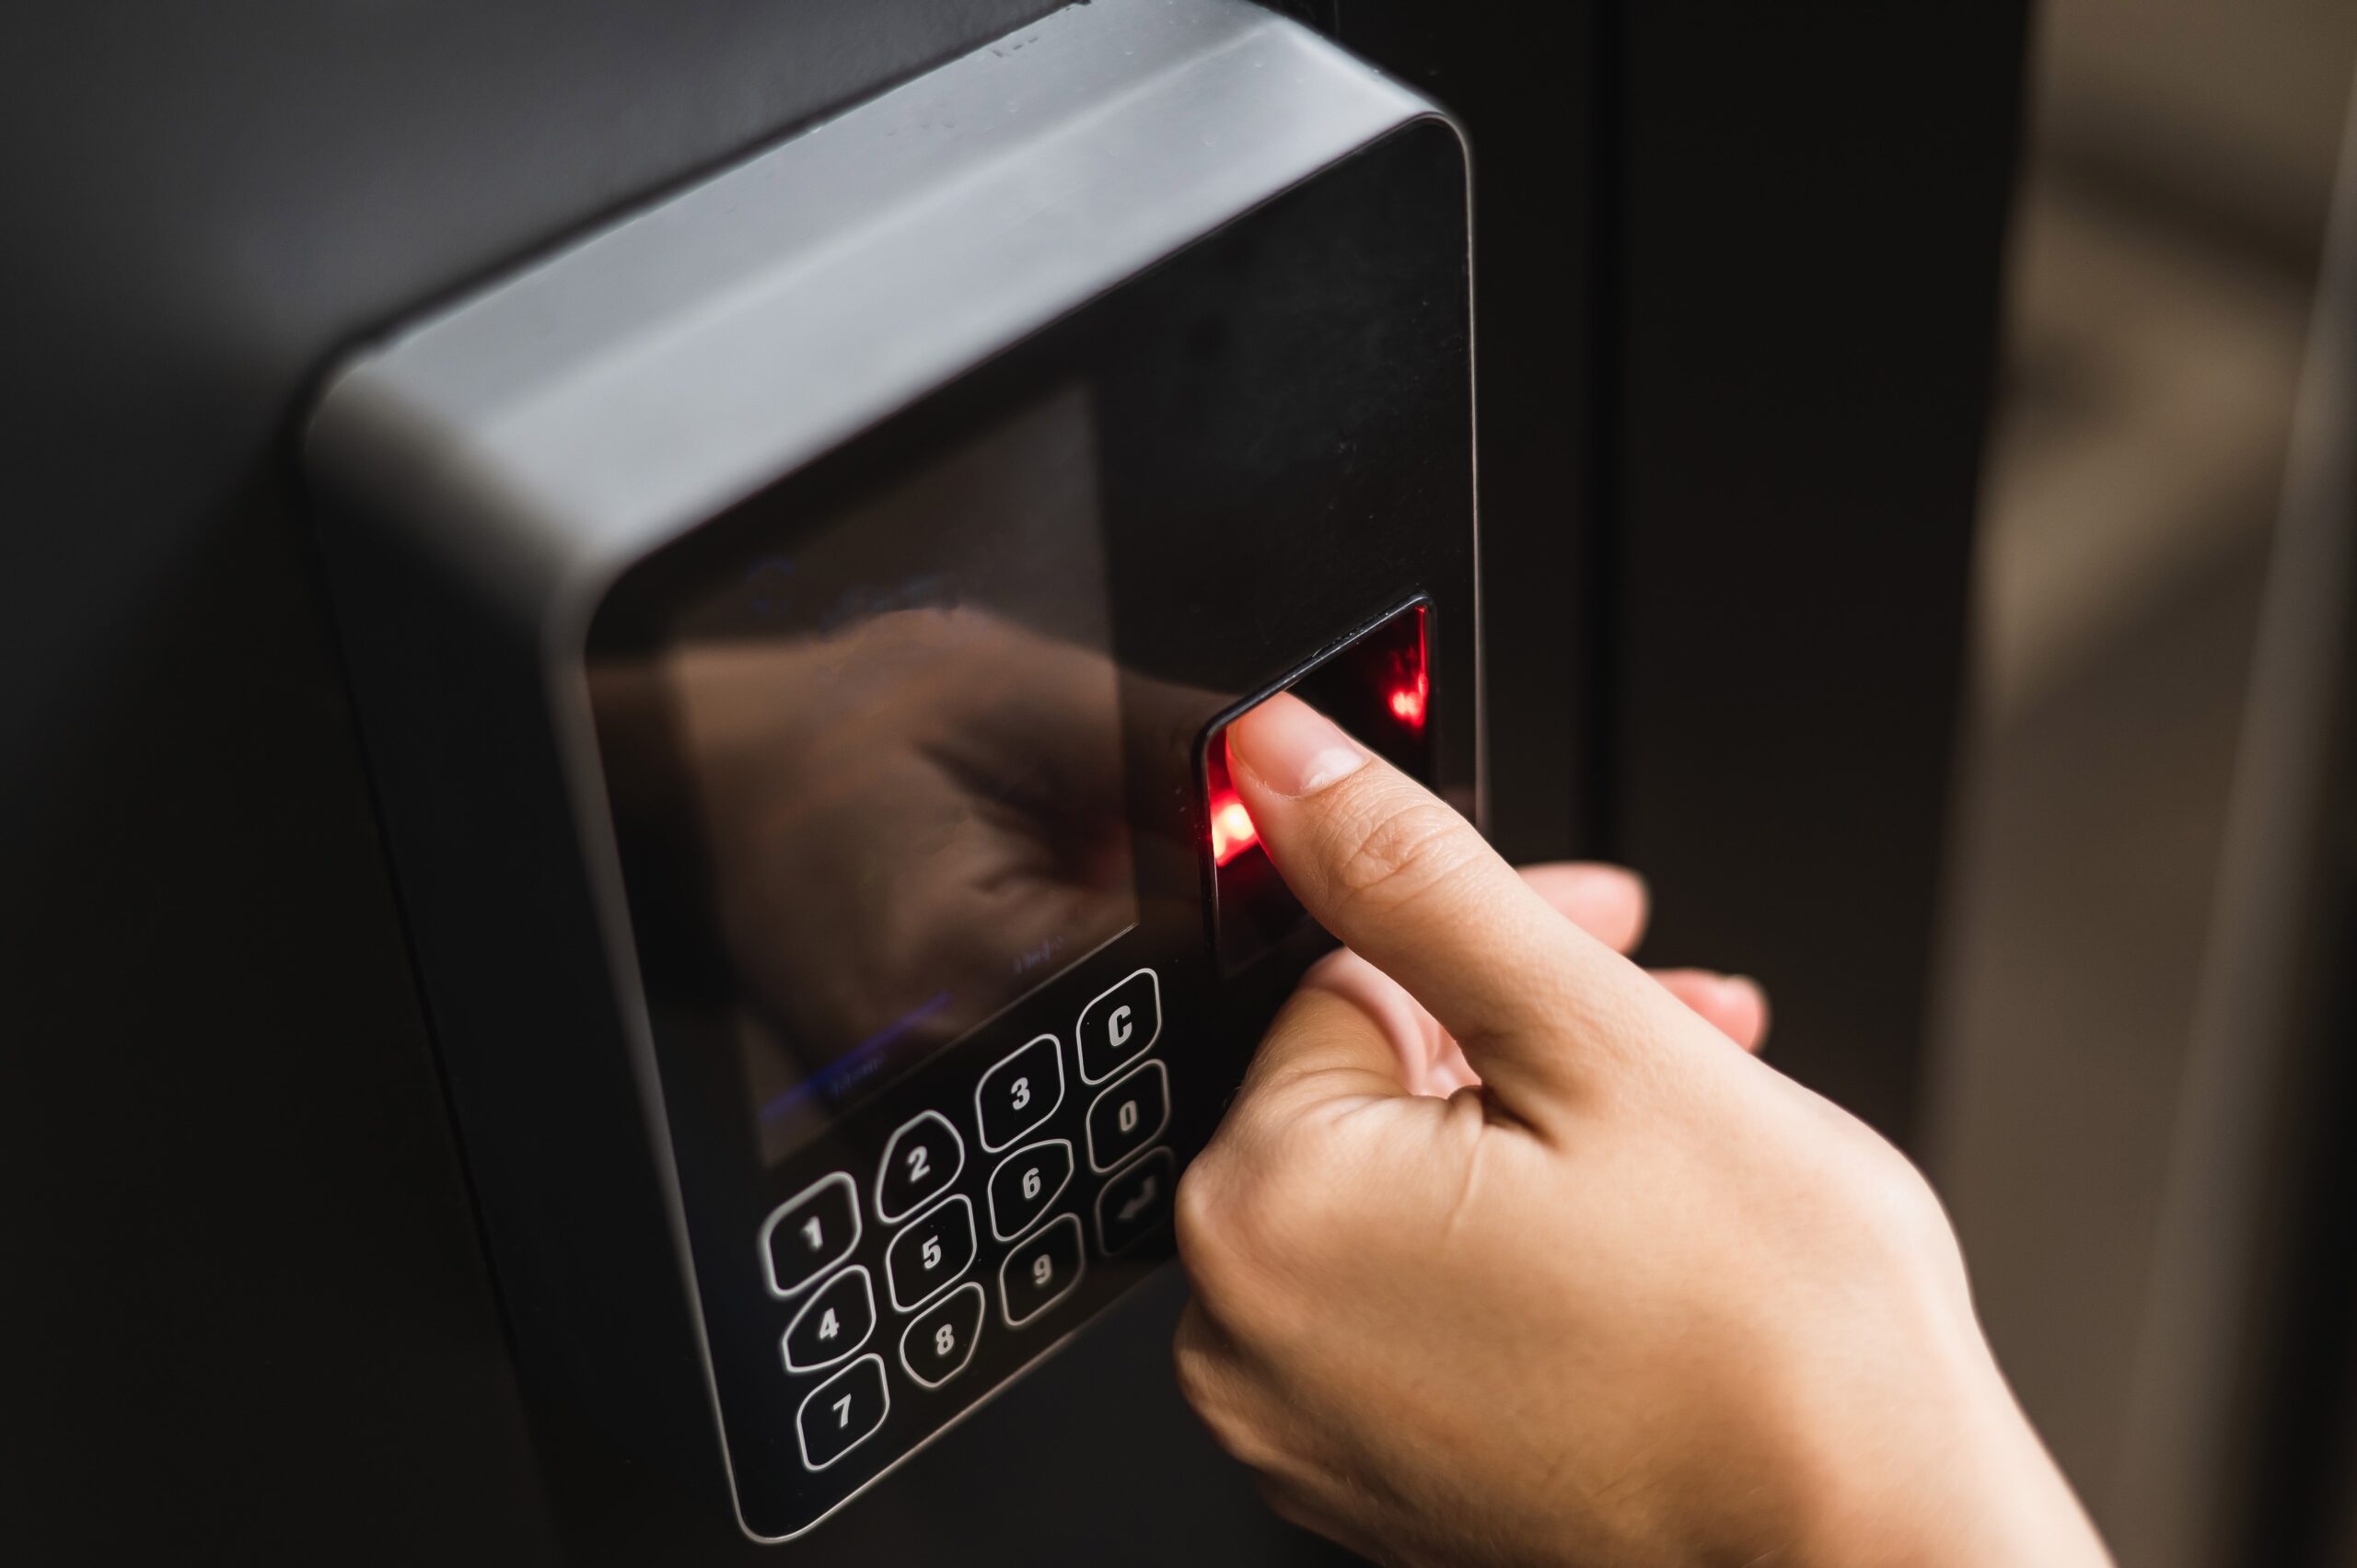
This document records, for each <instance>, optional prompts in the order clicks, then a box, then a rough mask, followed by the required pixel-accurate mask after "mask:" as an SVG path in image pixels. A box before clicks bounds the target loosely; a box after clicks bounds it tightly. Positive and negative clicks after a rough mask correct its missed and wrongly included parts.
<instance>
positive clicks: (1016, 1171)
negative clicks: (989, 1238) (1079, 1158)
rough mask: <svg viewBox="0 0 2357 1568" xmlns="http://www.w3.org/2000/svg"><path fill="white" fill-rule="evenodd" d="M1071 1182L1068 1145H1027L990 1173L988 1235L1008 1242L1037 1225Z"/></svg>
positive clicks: (1059, 1141) (1053, 1140) (1061, 1142)
mask: <svg viewBox="0 0 2357 1568" xmlns="http://www.w3.org/2000/svg"><path fill="white" fill-rule="evenodd" d="M1071 1179H1072V1144H1070V1143H1069V1142H1068V1141H1066V1140H1064V1139H1062V1138H1051V1139H1049V1140H1048V1141H1047V1142H1045V1143H1042V1144H1026V1145H1024V1146H1023V1147H1022V1148H1019V1149H1017V1150H1016V1151H1015V1152H1014V1153H1013V1154H1011V1155H1009V1156H1006V1158H1004V1159H1003V1160H1001V1161H999V1166H998V1168H997V1169H996V1170H994V1171H993V1172H991V1235H993V1237H997V1238H998V1239H999V1240H1001V1241H1012V1240H1014V1239H1015V1238H1016V1237H1018V1236H1021V1235H1022V1234H1023V1233H1024V1232H1025V1231H1027V1230H1029V1229H1030V1228H1031V1227H1032V1225H1036V1224H1037V1223H1039V1216H1040V1215H1041V1214H1046V1213H1047V1212H1048V1209H1049V1207H1050V1206H1051V1204H1053V1203H1054V1202H1055V1201H1056V1199H1057V1198H1058V1197H1060V1196H1061V1195H1062V1192H1063V1190H1064V1183H1065V1182H1067V1181H1070V1180H1071Z"/></svg>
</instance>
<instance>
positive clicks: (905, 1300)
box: [884, 1198, 974, 1312]
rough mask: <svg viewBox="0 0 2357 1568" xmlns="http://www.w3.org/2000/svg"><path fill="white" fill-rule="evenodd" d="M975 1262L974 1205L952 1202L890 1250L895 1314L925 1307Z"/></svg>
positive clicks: (887, 1263) (887, 1262) (922, 1219)
mask: <svg viewBox="0 0 2357 1568" xmlns="http://www.w3.org/2000/svg"><path fill="white" fill-rule="evenodd" d="M973 1260H974V1205H973V1204H971V1203H969V1202H966V1200H965V1199H963V1198H946V1199H944V1200H942V1201H941V1202H938V1203H935V1205H934V1206H933V1207H932V1208H930V1209H927V1210H926V1211H925V1212H924V1213H923V1214H920V1215H918V1216H917V1217H916V1218H915V1219H913V1220H911V1221H910V1222H909V1228H908V1229H906V1230H904V1231H902V1232H901V1233H900V1235H898V1236H896V1237H893V1238H892V1245H891V1246H889V1247H888V1248H886V1249H884V1278H885V1281H886V1283H888V1284H889V1285H890V1287H891V1291H892V1310H893V1311H895V1312H907V1311H910V1310H911V1309H913V1308H915V1307H922V1306H923V1305H924V1304H925V1303H926V1302H928V1301H930V1300H932V1299H933V1298H934V1297H935V1296H936V1295H940V1294H941V1293H942V1292H943V1291H944V1290H946V1289H947V1288H948V1287H949V1282H950V1281H952V1280H954V1279H956V1278H957V1277H958V1275H960V1274H962V1273H964V1272H966V1267H967V1265H968V1264H970V1263H971V1262H972V1261H973Z"/></svg>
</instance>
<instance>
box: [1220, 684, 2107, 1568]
mask: <svg viewBox="0 0 2357 1568" xmlns="http://www.w3.org/2000/svg"><path fill="white" fill-rule="evenodd" d="M1229 746H1230V753H1231V766H1232V771H1233V773H1234V777H1235V782H1236V784H1237V789H1238V791H1239V793H1241V795H1242V796H1243V797H1244V801H1245V804H1246V806H1247V807H1248V809H1249V810H1250V811H1251V813H1252V816H1253V819H1254V820H1255V822H1256V823H1257V824H1258V826H1259V828H1260V837H1261V842H1262V843H1263V844H1264V845H1265V846H1266V848H1267V849H1268V852H1269V853H1270V854H1271V856H1272V857H1273V858H1274V860H1275V862H1276V864H1277V866H1278V869H1279V870H1280V871H1281V872H1283V875H1284V877H1285V878H1286V880H1287V882H1288V883H1289V884H1290V885H1291V886H1292V888H1293V889H1294V890H1295V893H1296V894H1298V895H1299V896H1300V898H1301V900H1302V901H1303V902H1304V903H1305V904H1306V906H1307V907H1308V908H1309V910H1310V912H1312V913H1313V914H1315V915H1316V916H1317V917H1318V919H1319V920H1320V921H1321V922H1322V923H1324V924H1325V925H1326V926H1327V927H1328V929H1329V930H1330V931H1332V932H1333V933H1334V934H1335V935H1337V936H1339V937H1341V939H1342V940H1343V941H1345V942H1346V943H1348V944H1349V945H1350V947H1351V948H1352V949H1353V951H1354V953H1355V954H1356V955H1357V956H1356V957H1354V958H1353V957H1346V958H1341V959H1340V960H1338V961H1336V962H1335V963H1334V964H1332V965H1331V966H1330V967H1329V968H1328V969H1327V970H1323V971H1322V972H1319V973H1318V974H1315V975H1314V976H1313V978H1312V979H1311V980H1310V981H1306V982H1305V984H1304V985H1303V987H1302V988H1301V990H1300V992H1299V993H1298V994H1296V995H1295V998H1294V999H1293V1001H1292V1002H1291V1003H1290V1004H1289V1005H1287V1007H1286V1009H1285V1010H1284V1012H1283V1014H1282V1015H1281V1016H1279V1018H1278V1019H1277V1021H1276V1023H1275V1024H1274V1025H1273V1026H1272V1028H1271V1030H1270V1032H1269V1036H1268V1038H1267V1040H1266V1041H1265V1042H1264V1043H1263V1045H1262V1047H1261V1050H1260V1054H1259V1055H1258V1057H1257V1058H1256V1059H1255V1061H1254V1063H1253V1064H1252V1067H1251V1069H1250V1072H1249V1074H1248V1076H1247V1079H1246V1082H1245V1084H1244V1086H1243V1088H1242V1089H1241V1090H1240V1091H1239V1093H1238V1095H1237V1098H1236V1101H1235V1103H1234V1105H1233V1106H1232V1107H1231V1108H1230V1110H1229V1113H1228V1116H1227V1118H1226V1120H1225V1122H1224V1123H1223V1125H1222V1126H1221V1129H1220V1131H1219V1133H1218V1135H1217V1136H1216V1137H1215V1138H1214V1140H1213V1143H1212V1144H1211V1146H1210V1147H1209V1148H1207V1149H1206V1150H1205V1151H1204V1153H1203V1154H1202V1156H1199V1157H1198V1158H1197V1159H1196V1161H1195V1162H1194V1164H1193V1165H1192V1166H1191V1167H1190V1169H1189V1171H1188V1173H1187V1176H1186V1178H1185V1179H1184V1180H1183V1181H1182V1183H1181V1185H1180V1189H1179V1215H1178V1219H1179V1254H1180V1257H1181V1259H1182V1260H1183V1261H1184V1262H1185V1265H1186V1267H1187V1271H1188V1273H1189V1275H1190V1279H1191V1281H1192V1283H1193V1284H1194V1287H1195V1298H1194V1301H1193V1302H1192V1303H1191V1304H1190V1308H1189V1310H1188V1314H1187V1316H1186V1318H1185V1319H1184V1320H1183V1321H1182V1324H1181V1327H1180V1330H1179V1342H1178V1346H1177V1361H1178V1370H1179V1381H1180V1386H1181V1388H1182V1389H1183V1390H1184V1392H1185V1393H1186V1395H1187V1397H1188V1399H1189V1400H1190V1402H1191V1403H1192V1404H1193V1405H1194V1407H1195V1409H1196V1410H1197V1411H1198V1412H1199V1413H1200V1414H1201V1415H1202V1417H1203V1419H1204V1420H1205V1421H1206V1422H1207V1423H1209V1425H1210V1427H1211V1429H1212V1431H1213V1434H1215V1435H1217V1436H1218V1438H1219V1439H1220V1441H1221V1442H1222V1443H1223V1444H1225V1446H1227V1447H1228V1448H1229V1449H1230V1451H1231V1452H1233V1453H1235V1454H1236V1455H1237V1457H1238V1458H1241V1459H1242V1460H1244V1462H1246V1463H1247V1464H1248V1465H1250V1466H1252V1467H1253V1468H1254V1469H1257V1470H1258V1471H1260V1475H1261V1477H1262V1479H1263V1481H1264V1485H1265V1488H1266V1490H1267V1492H1268V1493H1269V1495H1270V1497H1271V1502H1272V1503H1273V1504H1274V1505H1275V1506H1276V1507H1277V1508H1278V1509H1279V1510H1280V1512H1282V1513H1283V1514H1285V1515H1286V1516H1289V1517H1291V1518H1294V1519H1295V1520H1297V1521H1298V1522H1301V1523H1303V1524H1305V1525H1307V1526H1309V1527H1312V1528H1315V1529H1318V1530H1319V1531H1321V1532H1322V1533H1324V1534H1326V1535H1328V1536H1330V1537H1332V1538H1333V1539H1337V1540H1340V1541H1341V1542H1343V1543H1344V1544H1346V1545H1348V1546H1351V1547H1353V1548H1354V1549H1355V1550H1357V1551H1361V1552H1363V1553H1364V1554H1366V1555H1368V1556H1370V1557H1374V1558H1376V1559H1377V1560H1379V1561H1383V1562H1394V1563H1419V1564H1421V1563H1435V1564H1436V1563H1453V1564H1454V1563H1583V1564H1591V1563H1629V1564H1647V1565H1651V1564H1670V1563H1703V1562H1731V1563H1749V1562H1807V1563H1826V1564H1849V1563H1875V1564H1892V1563H1920V1564H1945V1563H1975V1564H1982V1563H1991V1562H2006V1563H2021V1564H2055V1565H2064V1564H2070V1565H2080V1564H2100V1563H2103V1562H2107V1558H2106V1557H2105V1554H2104V1551H2103V1548H2102V1546H2101V1544H2100V1542H2099V1541H2098V1540H2097V1539H2096V1537H2095V1534H2094V1531H2093V1529H2092V1527H2090V1526H2089V1525H2088V1524H2087V1522H2086V1520H2085V1517H2084V1515H2083V1514H2082V1512H2081V1511H2080V1509H2079V1507H2078V1504H2077V1503H2076V1500H2075V1499H2074V1498H2073V1496H2072V1495H2071V1493H2070V1490H2069V1488H2068V1486H2067V1485H2066V1484H2065V1483H2064V1482H2063V1481H2062V1479H2061V1476H2060V1474H2059V1473H2058V1472H2057V1471H2056V1470H2055V1469H2054V1467H2053V1465H2052V1463H2051V1461H2050V1460H2049V1458H2047V1456H2046V1454H2045V1452H2044V1450H2043V1448H2042V1447H2041V1446H2039V1444H2038V1439H2037V1437H2036V1435H2035V1434H2033V1433H2032V1432H2031V1431H2030V1429H2029V1426H2028V1424H2027V1423H2026V1420H2025V1419H2024V1418H2023V1417H2022V1415H2021V1413H2020V1411H2019V1410H2018V1408H2017V1407H2016V1406H2015V1404H2014V1400H2013V1399H2012V1396H2011V1394H2010V1393H2009V1392H2008V1390H2007V1389H2006V1388H2005V1386H2004V1383H2003V1378H2002V1377H2001V1376H2000V1375H1999V1374H1998V1372H1997V1369H1996V1367H1995V1365H1994V1363H1993V1361H1992V1360H1991V1356H1990V1354H1989V1352H1988V1349H1987V1346H1986V1343H1985V1342H1984V1341H1983V1340H1982V1337H1981V1335H1980V1329H1979V1327H1978V1325H1977V1323H1976V1322H1975V1320H1974V1318H1973V1315H1972V1309H1971V1304H1970V1300H1969V1296H1968V1291H1967V1288H1966V1283H1965V1276H1964V1270H1963V1265H1962V1260H1961V1259H1960V1257H1959V1256H1958V1253H1957V1250H1956V1242H1955V1238H1954V1236H1953V1234H1952V1232H1951V1231H1950V1229H1949V1227H1948V1225H1947V1222H1946V1219H1945V1215H1944V1214H1943V1213H1942V1212H1941V1209H1940V1207H1939V1204H1938V1202H1937V1200H1936V1199H1935V1198H1934V1197H1933V1194H1932V1192H1931V1190H1930V1188H1929V1186H1928V1185H1927V1184H1926V1183H1925V1182H1924V1181H1923V1180H1922V1178H1921V1177H1920V1176H1919V1175H1918V1174H1917V1173H1916V1171H1915V1170H1914V1168H1913V1167H1911V1166H1910V1165H1909V1164H1908V1163H1907V1161H1906V1160H1905V1159H1904V1158H1903V1157H1902V1156H1900V1155H1899V1154H1898V1152H1897V1151H1896V1150H1895V1149H1893V1148H1891V1147H1890V1146H1889V1145H1888V1144H1886V1143H1884V1142H1883V1141H1882V1140H1881V1139H1880V1138H1878V1137H1876V1136H1875V1134H1874V1133H1873V1132H1871V1131H1870V1130H1868V1129H1867V1128H1866V1127H1865V1126H1864V1124H1863V1123H1861V1122H1859V1121H1856V1120H1854V1119H1853V1118H1852V1117H1850V1116H1849V1115H1848V1114H1846V1113H1845V1112H1843V1111H1841V1110H1840V1109H1838V1108H1836V1107H1834V1106H1833V1105H1831V1104H1830V1103H1829V1102H1827V1101H1825V1100H1823V1099H1821V1098H1818V1097H1817V1096H1816V1095H1814V1094H1811V1093H1810V1092H1808V1091H1807V1090H1805V1089H1804V1088H1802V1087H1800V1086H1798V1085H1796V1084H1794V1083H1793V1082H1791V1081H1790V1080H1788V1079H1786V1078H1784V1077H1782V1075H1780V1074H1777V1073H1775V1072H1774V1071H1772V1070H1771V1069H1770V1068H1768V1067H1767V1066H1765V1065H1763V1064H1762V1063H1759V1062H1758V1061H1757V1060H1755V1059H1754V1058H1752V1057H1751V1056H1749V1055H1747V1053H1745V1052H1744V1051H1738V1050H1736V1049H1734V1048H1733V1047H1731V1046H1730V1045H1729V1043H1728V1040H1727V1039H1725V1038H1724V1035H1725V1034H1734V1035H1736V1037H1737V1038H1742V1037H1743V1036H1744V1035H1745V1034H1746V1032H1747V1028H1746V1020H1745V1019H1744V1018H1743V1017H1741V1016H1738V1015H1739V1012H1740V1004H1739V1003H1736V1002H1735V1001H1734V1000H1733V999H1734V998H1735V997H1736V995H1738V994H1739V989H1740V988H1736V989H1735V990H1718V989H1717V988H1716V987H1714V986H1713V985H1712V984H1709V983H1707V981H1706V977H1705V978H1698V977H1691V976H1689V977H1680V978H1678V979H1675V980H1673V981H1670V982H1668V983H1666V984H1665V983H1663V982H1658V981H1655V980H1654V979H1651V978H1649V977H1647V976H1646V975H1645V974H1644V973H1643V971H1642V970H1638V969H1636V968H1635V967H1634V966H1632V965H1631V964H1630V963H1629V962H1628V961H1627V960H1626V959H1624V958H1621V957H1620V955H1619V954H1618V953H1616V952H1615V951H1613V949H1612V947H1611V946H1609V945H1608V941H1600V940H1598V939H1597V938H1596V936H1593V935H1588V934H1587V933H1586V932H1585V931H1583V930H1582V929H1580V927H1579V925H1578V924H1576V923H1574V922H1573V920H1567V919H1564V918H1562V913H1560V912H1558V910H1557V909H1555V908H1550V904H1549V900H1547V898H1546V897H1544V896H1543V890H1544V889H1545V888H1546V885H1547V882H1548V877H1539V878H1537V879H1535V883H1534V880H1532V879H1526V878H1524V877H1517V876H1516V875H1515V873H1514V872H1513V871H1512V870H1511V869H1510V868H1508V867H1507V866H1506V865H1504V862H1502V861H1501V860H1499V859H1498V857H1497V856H1496V855H1495V854H1493V853H1492V851H1491V850H1490V849H1489V847H1488V846H1487V845H1486V844H1485V843H1483V842H1481V840H1480V837H1479V836H1478V835H1477V834H1476V833H1475V832H1474V831H1473V830H1472V828H1471V827H1470V826H1469V824H1467V823H1466V822H1465V821H1464V820H1463V819H1461V818H1458V817H1457V815H1456V814H1455V813H1454V812H1452V811H1450V810H1449V809H1448V808H1447V807H1446V806H1444V805H1442V804H1441V803H1440V802H1438V801H1436V800H1434V798H1433V797H1432V796H1429V795H1427V794H1426V793H1425V792H1424V791H1423V790H1422V789H1421V788H1420V787H1419V786H1417V785H1416V784H1413V783H1411V782H1410V781H1409V780H1408V779H1406V778H1405V777H1403V776H1401V775H1400V774H1399V773H1398V772H1395V771H1393V770H1392V769H1390V768H1389V767H1388V766H1387V765H1386V764H1385V763H1384V762H1382V761H1380V760H1377V759H1375V758H1372V757H1370V756H1368V755H1367V754H1366V753H1365V752H1364V751H1363V750H1362V749H1359V748H1358V747H1357V746H1356V745H1354V744H1353V743H1352V742H1351V741H1350V740H1348V739H1347V738H1345V737H1344V736H1343V735H1342V734H1341V731H1340V730H1339V729H1336V728H1335V727H1334V726H1331V725H1330V724H1329V723H1327V722H1326V721H1325V720H1324V719H1323V718H1322V717H1320V716H1319V715H1318V714H1315V713H1314V712H1312V711H1311V710H1310V709H1308V708H1307V707H1306V706H1305V705H1303V704H1301V703H1298V702H1295V701H1294V700H1292V699H1290V698H1278V699H1276V700H1273V701H1272V702H1271V703H1267V704H1264V705H1263V706H1262V707H1261V708H1260V709H1259V710H1256V711H1255V712H1254V713H1253V714H1250V715H1248V716H1247V717H1246V718H1244V719H1242V720H1240V721H1238V722H1237V724H1236V725H1235V726H1233V727H1232V728H1231V730H1230V732H1229ZM1588 880H1589V881H1590V882H1591V884H1592V885H1593V878H1592V877H1590V878H1588ZM1559 891H1560V888H1559ZM1631 898H1632V892H1631V893H1624V894H1623V895H1621V896H1620V917H1621V926H1620V928H1618V929H1603V930H1602V932H1601V934H1602V935H1605V936H1606V937H1607V938H1608V939H1609V938H1612V937H1614V936H1616V935H1630V936H1632V935H1633V934H1634V932H1633V922H1632V921H1631V920H1630V919H1629V918H1628V915H1629V910H1630V906H1631ZM1557 901H1558V903H1562V902H1564V901H1566V900H1562V899H1560V898H1559V900H1557ZM1572 912H1573V914H1574V915H1578V914H1580V913H1581V911H1580V910H1579V909H1577V908H1574V909H1573V910H1572ZM1590 912H1591V913H1593V911H1592V910H1591V911H1590ZM1589 923H1590V924H1592V925H1596V926H1599V927H1608V925H1609V923H1608V922H1607V921H1598V920H1591V921H1590V922H1589ZM1370 977H1376V978H1379V977H1388V980H1387V981H1386V982H1385V984H1389V985H1393V986H1396V990H1395V991H1387V990H1386V989H1385V985H1384V984H1377V983H1376V980H1375V979H1374V978H1370ZM1407 998H1413V999H1414V1003H1415V1004H1420V1005H1421V1006H1422V1009H1424V1010H1428V1014H1429V1018H1430V1019H1431V1020H1433V1022H1432V1023H1431V1024H1430V1026H1429V1028H1427V1026H1426V1025H1425V1023H1423V1022H1422V1021H1420V1015H1419V1014H1418V1013H1417V1012H1416V1011H1415V1010H1414V1009H1413V1008H1412V1007H1411V1006H1410V1005H1409V1004H1407V1002H1406V999H1407ZM1689 1003H1691V1004H1693V1005H1689ZM1705 1012H1708V1013H1710V1014H1712V1015H1713V1017H1712V1021H1707V1022H1706V1021H1705V1017H1704V1016H1702V1015H1703V1014H1704V1013H1705ZM1713 1022H1715V1023H1717V1024H1719V1025H1721V1026H1722V1028H1713ZM1444 1094H1445V1096H1446V1098H1440V1097H1441V1096H1442V1095H1444Z"/></svg>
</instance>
